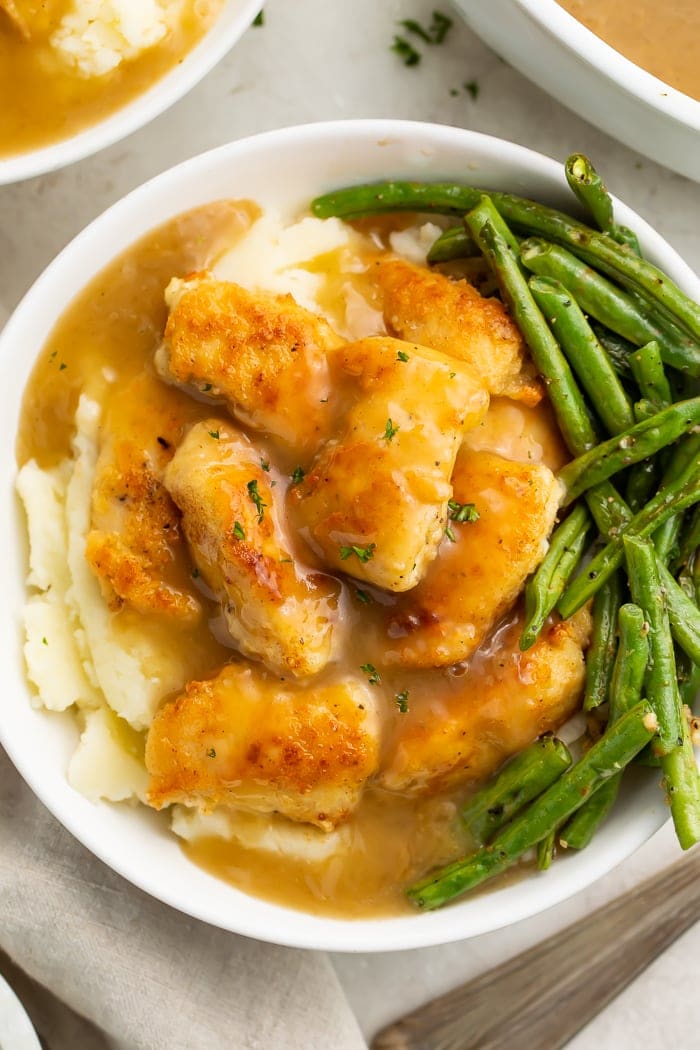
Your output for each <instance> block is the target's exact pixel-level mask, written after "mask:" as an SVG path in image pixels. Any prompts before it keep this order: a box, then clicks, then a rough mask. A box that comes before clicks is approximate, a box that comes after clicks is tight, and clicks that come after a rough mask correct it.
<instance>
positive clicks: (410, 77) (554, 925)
mask: <svg viewBox="0 0 700 1050" xmlns="http://www.w3.org/2000/svg"><path fill="white" fill-rule="evenodd" d="M435 6H436V0H293V2H290V0H269V3H268V4H267V8H266V19H265V25H264V26H263V27H262V28H259V29H251V30H250V31H249V32H248V33H247V34H246V36H245V38H244V39H243V40H242V41H241V43H240V44H239V45H238V46H237V47H236V49H235V50H234V52H233V53H232V54H231V55H229V57H228V58H227V59H226V60H225V61H224V62H223V63H222V64H221V65H220V66H219V68H218V69H217V70H215V71H214V72H213V73H212V74H211V75H210V76H209V77H208V78H207V79H206V80H205V81H204V82H203V83H202V84H200V85H199V87H198V88H196V89H195V90H194V91H193V92H192V93H191V94H190V95H189V96H188V98H186V99H185V100H184V101H183V102H181V103H180V104H179V105H177V106H175V107H174V108H173V109H172V110H170V112H169V113H167V114H165V115H164V116H162V117H160V118H159V119H158V120H156V121H155V122H154V123H153V124H151V125H150V126H149V127H147V128H145V129H144V130H142V131H140V132H138V133H137V134H135V135H133V136H131V138H129V139H127V140H126V141H125V142H122V143H120V144H118V145H116V146H114V147H112V148H111V149H109V150H107V151H105V152H104V153H102V154H100V155H99V156H97V157H94V158H92V159H89V160H87V161H84V162H82V163H80V164H77V165H75V166H73V167H71V168H69V169H67V170H65V171H62V172H58V173H56V174H53V175H47V176H45V177H42V178H39V179H35V180H33V181H30V182H27V183H24V184H21V185H17V186H9V187H0V323H2V321H3V319H4V317H5V316H6V315H7V314H8V313H9V312H10V311H11V310H12V308H13V307H14V306H15V304H16V303H17V302H18V300H19V299H20V297H21V296H22V294H23V293H24V292H25V291H26V289H27V288H28V287H29V285H30V284H31V282H32V281H33V280H34V278H35V277H36V276H37V275H38V274H39V273H40V271H41V270H42V269H43V267H44V266H45V265H46V264H47V263H48V262H49V261H50V260H51V258H52V257H53V256H54V255H55V254H56V252H57V251H58V250H59V249H60V248H61V247H62V246H63V245H64V244H65V243H67V241H69V240H70V239H71V238H72V237H73V236H74V235H75V234H76V233H77V232H78V231H79V230H80V229H81V228H82V227H83V226H84V225H85V224H86V223H87V222H88V221H89V220H90V219H92V218H93V217H94V216H95V215H97V214H99V213H100V212H101V211H102V210H103V209H104V208H105V207H107V206H108V205H109V204H111V203H112V202H113V201H115V200H117V199H118V198H119V197H121V196H122V195H123V194H124V193H125V192H127V191H128V190H130V189H131V188H133V187H134V186H136V185H138V184H139V183H140V182H142V181H143V180H145V179H147V178H149V177H150V176H152V175H155V174H156V173H157V172H159V171H161V170H162V169H164V168H166V167H169V166H170V165H172V164H174V163H176V162H177V161H179V160H182V159H184V158H186V157H189V156H191V155H193V154H195V153H198V152H200V151H202V150H205V149H208V148H209V147H211V146H215V145H217V144H219V143H222V142H225V141H228V140H229V139H233V138H239V137H241V136H243V135H248V134H250V133H253V132H256V131H262V130H267V129H269V128H275V127H279V126H282V125H285V124H292V123H303V122H305V121H313V120H324V119H337V118H351V117H401V118H411V119H417V120H429V121H437V122H440V123H445V124H454V125H458V126H462V127H469V128H474V129H477V130H479V131H484V132H488V133H491V134H494V135H498V136H501V137H504V138H508V139H512V140H514V141H516V142H519V143H522V144H524V145H526V146H530V147H532V148H533V149H536V150H540V151H541V152H543V153H546V154H549V155H550V156H552V157H556V158H558V159H563V158H564V157H565V156H566V155H567V154H568V153H569V152H571V151H573V150H582V151H584V152H586V153H588V154H589V155H590V156H591V157H592V158H593V159H594V161H595V163H596V165H597V166H598V167H599V168H600V169H601V170H602V171H603V173H604V175H605V177H606V180H607V182H608V184H609V185H610V187H611V189H612V190H613V191H614V192H615V193H617V194H618V195H619V196H621V197H623V198H624V199H625V200H626V201H627V202H628V203H629V204H631V205H632V207H634V208H636V209H637V210H638V211H639V212H640V213H641V214H642V215H643V216H644V217H645V218H646V219H647V220H648V221H649V222H651V224H652V225H653V226H655V227H656V228H657V229H658V230H659V231H660V232H661V233H662V234H663V235H664V236H665V237H666V238H667V239H668V240H669V241H670V242H671V244H673V245H674V247H676V248H677V249H678V250H679V252H680V253H681V254H682V255H683V256H684V257H685V258H686V260H687V261H688V262H689V263H690V264H691V266H693V267H694V268H695V269H696V270H698V271H700V221H699V220H698V216H699V215H700V185H696V184H694V183H691V182H688V181H687V180H685V179H683V178H681V177H680V176H677V175H674V174H672V173H671V172H669V171H666V170H665V169H664V168H662V167H658V166H656V165H655V164H653V163H651V162H650V161H648V160H646V159H644V158H642V157H640V156H638V155H637V154H635V153H633V152H631V151H630V150H628V149H626V148H624V147H622V146H620V145H618V143H616V142H614V141H613V140H611V139H610V138H608V137H607V136H606V135H604V134H603V133H601V132H599V131H598V130H597V129H595V128H594V127H592V126H591V125H589V124H586V123H585V122H584V121H582V120H580V119H578V118H577V117H575V116H574V115H573V114H571V113H570V112H568V111H567V110H565V109H563V108H562V107H561V106H560V105H559V104H558V103H557V102H555V101H553V100H552V99H550V98H548V97H547V96H546V95H544V94H543V93H542V92H541V91H539V89H537V88H536V87H534V86H533V85H531V84H529V83H528V82H527V81H526V80H524V79H523V78H522V77H521V76H520V75H519V74H518V73H516V72H514V70H512V69H511V68H510V67H508V66H507V65H505V63H503V62H502V61H501V60H500V59H499V58H498V57H497V56H496V55H494V54H493V52H491V51H489V50H488V49H487V48H486V47H485V46H484V45H483V44H481V42H480V41H479V40H478V39H477V38H476V37H475V36H474V35H473V34H472V33H471V32H470V31H469V30H468V29H467V28H466V27H464V26H463V25H461V24H458V19H457V16H456V15H455V25H454V27H453V28H452V30H451V31H450V33H449V35H448V37H447V40H446V41H445V44H444V45H443V46H442V47H440V48H433V49H432V50H431V51H430V52H429V53H427V54H426V55H425V57H424V59H423V61H422V62H421V64H420V65H418V66H416V67H414V68H405V67H404V66H403V65H402V64H401V62H400V60H399V59H398V58H397V56H396V55H394V54H393V53H392V52H391V51H390V45H391V41H392V38H393V34H394V32H395V31H396V21H397V20H398V19H401V18H409V17H413V18H418V19H422V20H424V21H428V20H429V18H430V15H431V13H432V11H433V9H434V8H435ZM438 6H440V7H441V8H442V9H443V10H445V11H447V10H449V6H448V5H447V4H445V3H444V0H442V2H441V3H440V4H439V5H438ZM470 81H473V82H476V83H477V84H478V87H479V90H478V96H477V97H476V98H475V99H473V98H472V97H471V94H470V93H469V92H468V91H466V90H465V89H464V87H463V85H464V84H465V83H467V82H470ZM677 855H678V849H677V847H676V845H675V843H674V839H673V835H672V833H671V831H670V829H668V828H665V829H664V830H663V831H661V832H660V833H659V834H657V835H656V836H655V838H654V839H653V840H652V841H651V842H650V843H648V845H647V846H646V847H644V849H642V850H640V852H639V853H638V854H637V855H636V856H634V857H632V858H630V860H628V861H627V862H626V863H625V864H623V865H622V866H621V867H620V868H618V869H617V871H615V872H613V873H611V874H610V875H609V876H608V877H607V878H605V879H604V880H602V881H601V882H600V883H599V884H598V885H597V886H595V887H593V888H591V889H590V890H588V891H587V892H586V893H584V894H581V895H580V896H579V897H577V898H576V899H574V900H572V901H570V902H568V903H565V904H562V905H559V906H558V907H556V908H553V909H551V910H550V911H548V912H546V913H545V914H543V915H541V916H539V917H537V918H534V919H531V920H529V921H527V922H524V923H520V924H519V925H518V926H515V927H511V928H510V929H508V930H503V931H500V932H498V933H494V934H490V935H487V936H483V937H479V938H477V939H475V940H471V941H466V942H462V943H458V944H453V945H449V946H447V947H443V948H432V949H424V950H420V951H413V952H401V953H398V954H388V953H387V954H379V955H374V956H370V955H355V956H343V957H335V959H334V963H335V966H336V969H337V972H338V974H339V976H340V978H341V981H342V984H343V987H344V988H345V990H346V993H347V995H348V997H349V999H350V1001H351V1003H352V1004H353V1006H354V1007H355V1009H356V1011H357V1014H358V1017H359V1020H360V1023H361V1025H362V1028H363V1030H364V1031H365V1032H366V1034H367V1035H368V1036H369V1035H371V1033H372V1032H374V1031H375V1030H376V1029H377V1027H379V1026H380V1025H382V1024H384V1023H386V1022H387V1021H389V1020H390V1019H392V1018H393V1017H395V1016H397V1015H398V1014H400V1013H402V1012H403V1011H406V1010H408V1009H411V1008H414V1007H415V1006H417V1005H418V1004H419V1003H420V1002H422V1001H424V1000H426V999H428V998H430V997H431V996H433V995H435V994H438V993H440V992H443V991H445V990H447V989H448V988H450V987H452V986H453V985H454V984H457V983H459V982H460V981H462V980H464V979H466V978H468V977H470V976H473V975H475V974H478V973H481V972H483V971H484V970H485V969H487V968H488V967H490V966H492V965H494V964H495V963H497V962H500V961H501V960H503V959H506V958H508V957H509V956H510V955H513V954H514V953H516V952H518V951H521V950H522V949H524V948H526V947H528V946H530V945H532V944H533V943H535V942H536V941H538V940H540V939H541V938H543V937H545V936H547V935H548V934H550V933H552V932H554V931H555V930H557V929H560V928H561V927H563V926H565V925H566V924H567V923H569V922H571V921H573V920H575V919H577V918H579V917H581V916H582V915H585V914H586V913H588V912H589V911H590V910H591V909H593V908H595V907H596V906H597V905H598V904H600V903H602V902H604V901H605V900H607V899H609V898H611V897H613V896H615V895H617V894H619V893H621V892H623V891H624V890H625V889H626V888H628V887H630V886H632V885H633V884H634V883H635V882H637V881H638V880H639V879H640V878H641V877H642V876H644V875H645V874H647V873H650V872H652V871H653V870H655V869H657V868H659V867H661V866H663V865H664V864H667V863H669V862H671V861H672V860H673V859H675V858H676V856H677ZM699 964H700V928H696V929H695V930H693V931H691V932H689V933H688V934H686V935H685V936H684V937H683V938H682V939H681V940H680V941H679V942H678V943H677V944H676V945H675V946H674V947H673V948H672V949H671V950H670V951H668V952H667V953H666V954H665V956H664V957H663V958H662V959H660V960H658V961H657V963H655V964H654V966H652V967H651V968H650V969H649V970H648V971H647V972H646V973H645V974H644V975H643V976H642V977H641V978H639V979H638V980H637V981H636V982H635V984H634V985H633V986H632V987H631V988H630V989H628V991H627V992H626V993H625V994H624V995H623V996H621V997H620V998H619V999H618V1000H617V1001H616V1002H615V1003H613V1004H612V1005H611V1006H610V1007H609V1008H608V1009H607V1010H605V1011H604V1013H603V1014H602V1015H601V1016H600V1017H599V1018H598V1019H597V1020H596V1021H595V1022H594V1023H593V1024H591V1025H590V1026H589V1027H588V1028H587V1029H586V1030H585V1031H584V1032H582V1033H581V1034H580V1035H579V1036H578V1037H577V1038H576V1039H575V1040H574V1042H573V1043H572V1044H571V1045H572V1050H620V1048H626V1047H628V1046H632V1045H635V1046H637V1047H640V1048H652V1050H653V1048H656V1047H658V1048H662V1047H664V1048H666V1047H669V1048H672V1050H691V1048H694V1047H696V1046H698V1045H699V1043H700V1036H698V1031H699V1030H700V1000H699V999H698V996H697V990H696V974H697V972H698V966H699ZM270 1050H274V1048H270ZM310 1050H315V1048H310Z"/></svg>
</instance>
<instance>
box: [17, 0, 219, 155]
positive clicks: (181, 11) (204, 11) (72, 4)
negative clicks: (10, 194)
mask: <svg viewBox="0 0 700 1050" xmlns="http://www.w3.org/2000/svg"><path fill="white" fill-rule="evenodd" d="M88 2H90V0H88ZM5 3H6V4H7V6H6V7H5V6H4V5H3V3H2V2H0V98H2V99H5V100H6V102H5V103H3V105H2V106H0V158H1V157H10V156H13V155H15V154H18V153H24V152H26V151H29V150H34V149H37V148H39V147H41V146H48V145H51V144H52V143H55V142H59V141H62V140H63V139H67V138H70V137H71V136H72V135H75V134H77V133H78V132H80V131H82V130H84V129H85V128H88V127H90V126H91V125H93V124H97V123H98V122H99V121H102V120H104V119H105V117H107V116H109V115H110V114H112V113H114V112H116V111H117V110H119V109H121V108H122V107H123V106H125V105H126V104H127V103H129V102H131V101H132V100H133V99H135V98H137V97H138V96H139V95H141V94H143V92H145V91H147V90H148V88H150V87H151V86H152V85H153V84H155V83H156V81H158V80H159V79H160V78H161V77H163V76H164V75H165V74H166V73H167V72H168V71H169V70H171V69H172V68H173V67H174V66H176V65H177V64H178V63H179V62H181V61H182V60H183V58H184V57H185V56H186V55H187V53H188V52H189V51H191V50H192V48H193V47H194V46H195V44H196V43H197V42H198V41H199V40H200V39H201V38H202V36H203V35H204V33H205V32H206V31H207V30H208V29H209V28H210V27H211V26H212V25H213V23H214V21H215V20H216V18H217V17H218V15H219V14H220V12H221V9H222V7H223V0H182V3H170V4H169V5H167V4H166V5H164V8H163V11H162V12H161V14H163V16H164V17H165V16H167V17H168V21H167V23H166V26H165V31H164V33H163V35H162V36H159V32H161V30H159V31H158V33H156V34H154V35H155V36H158V39H157V40H156V41H155V42H154V43H150V44H149V43H146V44H145V45H144V46H143V48H142V49H140V48H137V47H136V46H135V47H134V52H135V53H134V54H133V56H132V57H125V58H123V59H122V60H120V61H119V60H118V57H119V56H118V55H117V54H116V53H115V52H114V51H112V52H111V55H110V51H109V49H108V48H103V49H102V58H101V57H100V47H99V45H98V44H96V47H95V48H94V50H93V51H92V52H91V54H90V63H91V66H94V68H91V69H90V71H89V72H86V68H85V65H86V64H85V63H83V65H82V67H81V65H80V61H79V60H80V58H81V52H80V49H78V50H77V51H76V52H75V59H76V60H75V61H74V60H73V56H74V50H73V46H72V41H68V40H67V39H66V33H63V31H62V30H61V26H62V23H63V20H64V19H66V18H69V19H70V18H75V17H76V12H79V11H80V8H81V6H82V4H81V0H50V2H49V3H36V2H33V0H5ZM146 6H147V7H148V8H151V7H153V2H152V0H148V4H147V5H146ZM137 14H138V11H137ZM70 24H71V23H69V25H70ZM75 31H76V32H75V38H76V40H77V39H78V38H79V37H81V36H87V35H89V30H88V27H87V26H86V27H85V29H81V27H80V26H79V25H77V24H76V25H75ZM61 34H62V35H61ZM144 39H145V40H148V39H149V36H148V31H147V30H146V31H145V37H144ZM100 61H102V62H104V63H105V64H106V65H107V66H109V65H111V64H112V63H116V64H115V65H114V67H113V68H109V69H106V70H105V71H104V72H98V70H97V67H98V66H99V63H100ZM9 100H11V103H10V101H9Z"/></svg>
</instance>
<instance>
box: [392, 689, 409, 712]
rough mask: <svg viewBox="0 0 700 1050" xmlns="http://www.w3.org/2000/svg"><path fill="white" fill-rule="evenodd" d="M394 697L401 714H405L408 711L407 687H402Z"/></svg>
mask: <svg viewBox="0 0 700 1050" xmlns="http://www.w3.org/2000/svg"><path fill="white" fill-rule="evenodd" d="M394 699H395V700H396V706H397V707H398V709H399V711H400V712H401V714H402V715H405V714H406V712H407V711H408V689H402V690H401V692H400V693H397V694H396V696H395V697H394Z"/></svg>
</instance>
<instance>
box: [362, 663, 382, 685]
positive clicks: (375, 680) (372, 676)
mask: <svg viewBox="0 0 700 1050" xmlns="http://www.w3.org/2000/svg"><path fill="white" fill-rule="evenodd" d="M360 670H361V671H364V673H365V674H366V675H367V676H368V681H369V684H370V685H379V683H380V682H381V680H382V678H381V675H380V674H379V671H378V670H377V668H376V667H375V666H374V664H360Z"/></svg>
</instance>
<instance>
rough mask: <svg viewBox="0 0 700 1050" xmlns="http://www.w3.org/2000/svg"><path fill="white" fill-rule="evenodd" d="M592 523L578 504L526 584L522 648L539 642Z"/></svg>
mask: <svg viewBox="0 0 700 1050" xmlns="http://www.w3.org/2000/svg"><path fill="white" fill-rule="evenodd" d="M591 525H592V522H591V518H590V515H589V513H588V511H587V510H586V508H585V507H584V506H582V505H580V506H578V507H575V508H574V509H573V510H572V512H571V514H569V516H568V518H566V519H565V520H564V521H563V522H562V523H561V525H559V526H558V527H557V528H556V529H555V530H554V532H553V533H552V537H551V540H550V543H549V550H548V551H547V553H546V555H545V557H544V559H543V560H542V562H541V563H540V565H539V568H538V569H537V571H536V572H535V573H533V575H532V576H531V577H530V579H529V580H528V582H527V585H526V587H525V623H524V624H523V632H522V634H521V635H520V648H521V650H523V651H524V650H526V649H529V648H530V646H532V645H534V644H535V642H536V641H537V639H538V637H539V635H540V631H541V630H542V628H543V627H544V623H545V620H546V619H547V617H548V616H549V614H550V613H551V612H552V610H553V609H554V607H555V605H556V604H557V602H558V601H559V598H560V597H561V595H562V593H563V591H564V588H565V587H566V584H567V582H568V580H569V577H570V576H571V574H572V572H573V571H574V569H575V568H576V566H577V565H578V563H579V562H580V560H581V556H582V554H583V552H584V550H585V547H586V537H587V535H588V532H589V530H590V527H591Z"/></svg>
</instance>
